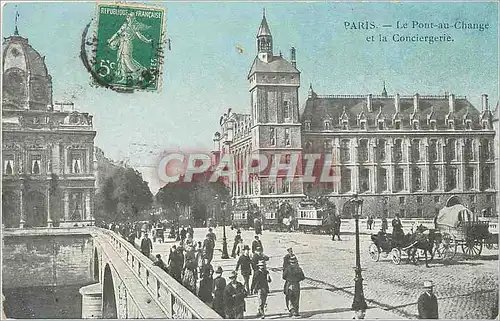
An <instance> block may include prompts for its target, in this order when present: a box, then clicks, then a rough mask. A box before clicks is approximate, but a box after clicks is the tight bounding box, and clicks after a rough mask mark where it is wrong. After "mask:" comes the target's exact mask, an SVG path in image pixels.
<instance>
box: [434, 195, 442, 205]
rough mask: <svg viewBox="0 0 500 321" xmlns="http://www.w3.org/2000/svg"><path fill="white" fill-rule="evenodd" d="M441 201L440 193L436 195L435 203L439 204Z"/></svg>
mask: <svg viewBox="0 0 500 321" xmlns="http://www.w3.org/2000/svg"><path fill="white" fill-rule="evenodd" d="M439 202H441V199H440V197H439V196H438V195H436V196H434V203H436V204H438V203H439Z"/></svg>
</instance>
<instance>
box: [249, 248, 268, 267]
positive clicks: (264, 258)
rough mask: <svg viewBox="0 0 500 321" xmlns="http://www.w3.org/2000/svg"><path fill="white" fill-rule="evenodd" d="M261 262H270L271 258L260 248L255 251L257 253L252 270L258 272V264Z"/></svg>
mask: <svg viewBox="0 0 500 321" xmlns="http://www.w3.org/2000/svg"><path fill="white" fill-rule="evenodd" d="M259 261H264V262H265V261H269V257H268V256H267V255H265V254H264V252H263V250H262V247H260V246H259V247H257V248H256V249H255V253H254V255H253V256H252V269H253V270H254V271H256V270H257V263H259Z"/></svg>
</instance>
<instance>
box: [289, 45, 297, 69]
mask: <svg viewBox="0 0 500 321" xmlns="http://www.w3.org/2000/svg"><path fill="white" fill-rule="evenodd" d="M290 62H291V63H292V66H294V67H296V66H297V61H296V60H295V47H292V49H290Z"/></svg>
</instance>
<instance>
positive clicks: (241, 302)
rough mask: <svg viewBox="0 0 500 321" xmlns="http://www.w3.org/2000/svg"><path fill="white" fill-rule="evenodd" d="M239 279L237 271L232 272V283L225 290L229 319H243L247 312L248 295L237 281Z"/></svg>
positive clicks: (226, 310) (226, 309) (225, 302)
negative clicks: (246, 300) (246, 301)
mask: <svg viewBox="0 0 500 321" xmlns="http://www.w3.org/2000/svg"><path fill="white" fill-rule="evenodd" d="M237 277H238V274H237V273H236V271H232V272H231V275H230V276H229V279H230V280H231V282H229V284H228V285H227V286H226V288H225V290H224V307H225V312H226V318H228V319H243V313H244V312H245V297H246V295H247V293H246V291H245V287H244V286H243V284H241V283H240V282H238V281H237V280H236V278H237Z"/></svg>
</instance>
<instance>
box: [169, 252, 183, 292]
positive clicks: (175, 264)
mask: <svg viewBox="0 0 500 321" xmlns="http://www.w3.org/2000/svg"><path fill="white" fill-rule="evenodd" d="M183 266H184V253H183V251H182V248H181V247H180V246H179V247H177V246H175V245H174V246H172V249H171V250H170V256H169V257H168V271H169V272H170V276H172V277H173V278H174V279H175V280H176V281H177V282H179V283H182V267H183Z"/></svg>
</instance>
